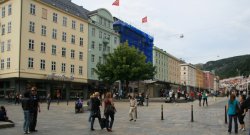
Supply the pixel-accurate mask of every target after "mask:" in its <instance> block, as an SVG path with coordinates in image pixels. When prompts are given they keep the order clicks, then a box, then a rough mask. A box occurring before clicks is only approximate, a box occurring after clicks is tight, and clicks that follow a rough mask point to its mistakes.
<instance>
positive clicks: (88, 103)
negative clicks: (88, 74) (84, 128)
mask: <svg viewBox="0 0 250 135" xmlns="http://www.w3.org/2000/svg"><path fill="white" fill-rule="evenodd" d="M94 95H95V94H92V95H90V97H89V101H88V102H87V105H88V108H89V110H90V111H89V122H91V117H92V111H91V107H92V98H94V97H95V96H94Z"/></svg>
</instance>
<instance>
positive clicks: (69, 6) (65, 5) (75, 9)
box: [41, 0, 90, 20]
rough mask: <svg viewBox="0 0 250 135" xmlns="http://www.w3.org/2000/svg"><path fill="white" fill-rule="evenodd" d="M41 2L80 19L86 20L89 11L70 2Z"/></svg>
mask: <svg viewBox="0 0 250 135" xmlns="http://www.w3.org/2000/svg"><path fill="white" fill-rule="evenodd" d="M41 1H42V2H45V3H47V4H50V5H52V6H54V7H57V8H59V9H61V10H64V11H65V12H68V13H70V14H73V15H76V16H79V17H80V18H82V19H85V20H88V15H87V14H88V13H89V12H90V11H89V10H87V9H85V8H83V7H82V6H78V5H76V4H74V3H73V2H71V0H41Z"/></svg>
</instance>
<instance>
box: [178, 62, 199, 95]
mask: <svg viewBox="0 0 250 135" xmlns="http://www.w3.org/2000/svg"><path fill="white" fill-rule="evenodd" d="M181 84H182V85H183V86H186V89H187V91H190V90H191V89H194V88H195V87H196V67H195V66H193V65H191V64H181Z"/></svg>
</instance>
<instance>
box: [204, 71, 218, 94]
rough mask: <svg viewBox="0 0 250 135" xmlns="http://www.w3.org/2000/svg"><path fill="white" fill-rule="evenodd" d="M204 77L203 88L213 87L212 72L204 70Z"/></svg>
mask: <svg viewBox="0 0 250 135" xmlns="http://www.w3.org/2000/svg"><path fill="white" fill-rule="evenodd" d="M204 74H205V78H204V83H205V88H206V89H207V90H208V91H211V90H213V89H214V78H215V76H214V74H213V73H212V72H210V71H204Z"/></svg>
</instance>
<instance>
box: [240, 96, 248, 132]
mask: <svg viewBox="0 0 250 135" xmlns="http://www.w3.org/2000/svg"><path fill="white" fill-rule="evenodd" d="M245 101H246V96H245V95H240V98H239V102H240V103H239V104H240V107H239V113H238V119H239V123H240V130H241V131H246V129H245V122H244V118H245V115H246V112H247V105H246V102H245Z"/></svg>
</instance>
